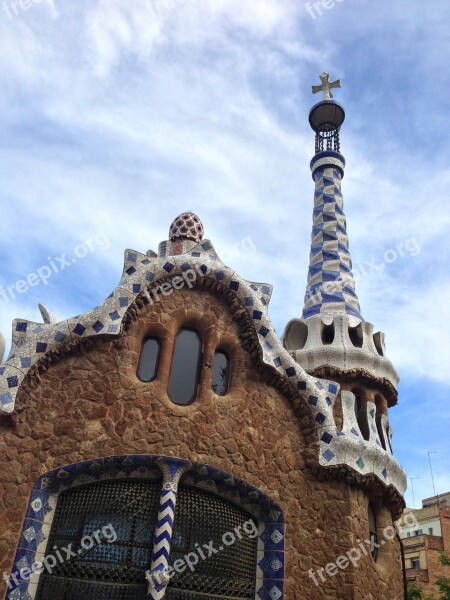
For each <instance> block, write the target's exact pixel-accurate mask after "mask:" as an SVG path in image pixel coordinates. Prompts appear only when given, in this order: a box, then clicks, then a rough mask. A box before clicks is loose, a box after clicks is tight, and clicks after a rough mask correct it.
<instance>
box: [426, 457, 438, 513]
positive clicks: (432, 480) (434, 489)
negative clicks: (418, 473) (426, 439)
mask: <svg viewBox="0 0 450 600" xmlns="http://www.w3.org/2000/svg"><path fill="white" fill-rule="evenodd" d="M430 454H437V452H428V461H429V463H430V473H431V482H432V484H433V492H434V495H435V496H436V500H437V505H438V510H439V496H438V495H437V494H436V488H435V487H434V477H433V469H432V468H431V456H430Z"/></svg>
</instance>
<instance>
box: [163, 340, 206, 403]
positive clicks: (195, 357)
mask: <svg viewBox="0 0 450 600" xmlns="http://www.w3.org/2000/svg"><path fill="white" fill-rule="evenodd" d="M201 350H202V341H201V339H200V336H199V334H198V333H197V332H196V331H194V330H193V329H181V330H180V331H179V332H178V334H177V336H176V338H175V346H174V352H173V358H172V369H171V372H170V380H169V397H170V399H171V400H172V402H174V403H175V404H181V405H183V406H186V405H187V404H191V402H193V401H194V400H195V397H196V394H197V386H198V380H199V372H200V358H201Z"/></svg>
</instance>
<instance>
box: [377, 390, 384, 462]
mask: <svg viewBox="0 0 450 600" xmlns="http://www.w3.org/2000/svg"><path fill="white" fill-rule="evenodd" d="M375 405H376V407H377V416H376V419H375V421H376V425H377V431H378V437H379V438H380V443H381V445H382V446H383V450H386V439H385V434H384V430H383V422H382V418H383V414H384V413H383V408H384V406H383V398H382V397H381V396H379V395H377V396H375Z"/></svg>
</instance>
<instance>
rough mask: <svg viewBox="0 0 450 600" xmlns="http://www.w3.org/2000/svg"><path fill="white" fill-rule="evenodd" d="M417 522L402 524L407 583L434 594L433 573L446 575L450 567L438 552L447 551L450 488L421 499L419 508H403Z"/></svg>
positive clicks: (449, 536) (449, 542) (448, 548)
mask: <svg viewBox="0 0 450 600" xmlns="http://www.w3.org/2000/svg"><path fill="white" fill-rule="evenodd" d="M405 514H412V515H413V516H414V518H415V520H416V522H417V525H415V526H414V527H408V526H405V527H402V528H401V534H400V537H401V538H402V539H403V546H404V553H405V567H406V578H407V581H408V585H411V584H415V585H416V586H418V587H420V588H422V589H423V590H424V592H425V593H426V594H437V593H438V588H437V587H436V585H435V581H436V578H437V577H449V576H450V572H449V571H450V569H449V568H448V567H444V566H443V565H441V563H440V562H439V557H440V553H442V552H445V553H446V554H450V492H449V493H447V494H440V495H439V496H434V497H433V498H427V499H425V500H423V501H422V508H419V509H417V510H416V509H411V508H406V509H405Z"/></svg>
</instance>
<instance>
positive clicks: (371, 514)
mask: <svg viewBox="0 0 450 600" xmlns="http://www.w3.org/2000/svg"><path fill="white" fill-rule="evenodd" d="M367 513H368V521H369V539H370V548H371V550H370V553H371V555H372V558H373V560H377V558H378V534H377V519H376V516H375V510H374V508H373V506H372V503H371V502H369V506H368V509H367Z"/></svg>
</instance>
